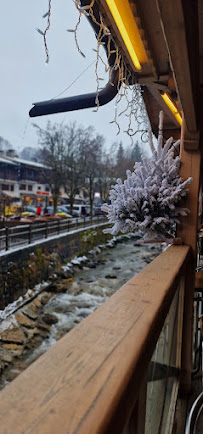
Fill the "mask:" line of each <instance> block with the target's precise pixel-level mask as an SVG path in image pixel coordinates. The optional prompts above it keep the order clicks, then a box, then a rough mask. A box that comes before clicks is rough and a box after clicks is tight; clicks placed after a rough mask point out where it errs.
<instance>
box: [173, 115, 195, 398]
mask: <svg viewBox="0 0 203 434" xmlns="http://www.w3.org/2000/svg"><path fill="white" fill-rule="evenodd" d="M185 130H186V124H185V120H184V119H183V124H182V129H181V148H180V157H181V168H180V176H181V177H182V178H183V179H186V178H188V177H189V176H192V178H193V182H192V183H191V184H190V185H189V187H188V190H189V193H188V194H187V196H186V198H185V199H184V201H183V206H184V207H186V208H188V209H189V210H190V213H189V214H188V216H187V217H183V218H182V219H181V224H180V227H179V229H178V234H177V236H178V237H181V238H182V240H183V243H184V244H187V245H189V246H190V247H191V248H192V253H193V259H192V261H191V262H190V263H189V264H188V269H187V275H186V281H185V300H184V315H183V340H182V342H183V345H182V359H181V366H182V370H181V382H180V388H181V391H182V392H184V393H189V392H190V389H191V370H192V333H193V297H194V283H195V281H194V277H195V266H196V258H197V230H198V227H197V222H198V195H199V181H200V163H201V156H200V152H199V151H196V152H195V151H193V152H191V151H186V150H185V147H184V139H185Z"/></svg>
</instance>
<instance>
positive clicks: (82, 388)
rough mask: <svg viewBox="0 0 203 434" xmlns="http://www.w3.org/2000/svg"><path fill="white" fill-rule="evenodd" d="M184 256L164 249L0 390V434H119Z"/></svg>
mask: <svg viewBox="0 0 203 434" xmlns="http://www.w3.org/2000/svg"><path fill="white" fill-rule="evenodd" d="M189 257H190V249H189V247H187V246H172V247H169V248H168V249H167V250H166V251H165V252H164V253H162V254H161V255H160V256H158V257H157V258H156V259H155V260H154V261H153V262H151V263H150V264H149V265H148V266H147V267H146V268H145V269H144V270H143V271H142V272H141V273H139V274H137V275H136V276H135V277H134V278H133V279H131V280H130V281H129V282H127V283H126V284H125V285H124V286H123V287H122V288H121V289H120V290H119V291H117V292H116V293H115V294H114V295H113V296H112V297H110V298H109V299H108V300H107V301H106V303H104V304H103V305H102V306H101V307H100V308H98V309H97V310H96V311H95V312H94V313H93V314H92V315H90V316H89V317H88V318H86V319H85V320H84V321H82V322H81V323H80V324H79V325H78V326H77V327H75V328H74V329H73V330H72V331H71V332H69V333H68V334H67V335H66V336H64V337H63V338H62V339H60V340H59V341H58V342H57V343H56V344H55V345H54V346H53V347H52V348H51V349H49V350H48V351H47V352H46V353H45V354H44V355H43V356H41V357H40V358H39V359H38V360H37V361H36V362H34V363H33V364H32V365H31V366H30V367H29V368H28V369H26V370H25V371H24V372H23V373H22V374H21V375H20V376H19V377H17V378H16V379H15V380H14V381H13V382H12V383H11V384H10V385H8V386H7V387H6V388H5V389H4V390H3V391H1V393H0V420H1V428H0V431H1V433H9V434H12V433H15V434H20V433H21V434H22V433H34V434H44V433H49V434H55V433H60V434H65V433H69V434H71V433H72V434H73V433H77V434H90V433H91V434H93V433H100V434H102V433H103V434H104V433H107V432H108V433H111V434H120V433H121V432H123V430H124V428H125V425H126V421H128V420H129V417H130V415H131V414H132V410H133V408H135V403H136V401H137V398H138V396H139V394H140V392H141V387H142V382H143V379H144V377H145V375H146V372H147V369H148V365H149V362H150V360H151V357H152V354H153V352H154V349H155V346H156V343H157V340H158V338H159V335H160V332H161V330H162V327H163V324H164V321H165V318H166V315H167V313H168V310H169V308H170V305H171V302H172V300H173V297H174V294H175V292H176V289H177V285H178V283H179V281H180V279H181V275H182V273H185V269H186V267H187V261H188V259H189ZM143 392H144V389H143ZM143 400H144V399H143Z"/></svg>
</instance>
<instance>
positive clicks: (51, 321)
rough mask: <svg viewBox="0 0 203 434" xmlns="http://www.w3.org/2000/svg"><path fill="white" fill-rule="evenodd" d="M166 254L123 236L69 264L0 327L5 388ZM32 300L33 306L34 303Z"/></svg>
mask: <svg viewBox="0 0 203 434" xmlns="http://www.w3.org/2000/svg"><path fill="white" fill-rule="evenodd" d="M160 251H161V246H160V245H150V244H149V245H140V244H139V243H138V242H137V241H136V238H134V237H130V236H121V237H117V238H115V239H113V240H111V241H109V242H108V243H107V244H106V245H101V246H99V247H96V248H94V249H92V250H90V252H89V253H88V255H87V256H82V257H79V258H75V259H73V260H72V261H71V262H69V263H67V264H64V265H63V266H62V268H61V269H60V271H59V272H58V273H57V274H55V275H54V276H52V278H51V279H50V280H49V281H48V282H46V285H45V287H46V288H45V290H42V292H41V293H38V294H37V295H36V296H35V297H34V299H32V298H33V296H34V295H33V294H34V291H30V292H29V294H28V297H27V298H25V304H24V305H21V307H19V308H18V302H16V305H15V308H13V313H11V314H10V315H9V316H7V318H6V319H5V320H4V321H2V322H1V323H0V371H1V379H0V388H3V387H4V386H5V385H6V384H7V383H9V382H10V381H12V380H13V379H14V378H15V377H16V376H17V375H19V373H20V372H22V371H23V370H24V369H25V368H26V367H27V366H29V364H30V363H32V362H33V361H34V360H35V359H36V358H37V357H39V356H40V355H41V354H42V353H43V352H44V351H46V349H47V348H48V347H49V346H51V345H52V344H53V343H55V342H56V341H57V340H58V339H60V338H61V337H62V336H63V335H64V334H65V333H67V332H68V331H70V330H71V329H72V328H73V327H74V326H75V325H77V324H78V323H79V322H80V321H81V320H82V319H84V318H85V317H86V316H88V315H89V314H90V313H91V312H93V311H94V310H95V309H96V308H97V307H98V306H99V305H101V304H102V303H103V302H104V301H105V300H106V298H107V297H109V296H111V295H112V294H113V293H114V292H115V291H116V290H118V289H119V288H120V287H121V286H122V285H123V284H124V283H125V282H126V281H127V280H129V279H130V278H131V277H133V275H135V274H136V273H138V272H139V271H141V270H142V269H143V268H144V267H145V266H146V264H147V263H149V262H151V261H152V260H153V259H154V258H155V257H156V256H157V255H158V254H159V253H160ZM29 296H30V301H29Z"/></svg>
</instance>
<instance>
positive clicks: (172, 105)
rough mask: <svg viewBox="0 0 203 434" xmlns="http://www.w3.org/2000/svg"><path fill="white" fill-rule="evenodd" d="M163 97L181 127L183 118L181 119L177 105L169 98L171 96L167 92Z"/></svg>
mask: <svg viewBox="0 0 203 434" xmlns="http://www.w3.org/2000/svg"><path fill="white" fill-rule="evenodd" d="M161 96H162V98H163V100H164V101H165V103H166V105H167V106H168V108H169V109H170V111H171V113H173V115H174V116H175V118H176V120H177V121H178V123H179V124H180V126H181V125H182V117H181V115H180V112H179V111H178V109H177V107H176V105H175V104H174V103H173V101H172V100H171V98H170V97H169V95H168V94H167V93H166V92H164V94H163V95H161Z"/></svg>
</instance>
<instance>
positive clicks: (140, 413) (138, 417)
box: [127, 373, 147, 434]
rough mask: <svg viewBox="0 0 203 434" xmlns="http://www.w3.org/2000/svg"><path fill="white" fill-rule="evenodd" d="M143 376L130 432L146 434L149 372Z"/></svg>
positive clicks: (129, 433)
mask: <svg viewBox="0 0 203 434" xmlns="http://www.w3.org/2000/svg"><path fill="white" fill-rule="evenodd" d="M145 374H146V375H144V376H143V381H142V384H141V387H140V391H139V395H138V399H137V401H136V404H135V408H134V410H133V412H132V414H131V418H130V421H129V424H128V429H127V432H128V434H144V433H145V416H146V398H147V373H145Z"/></svg>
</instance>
